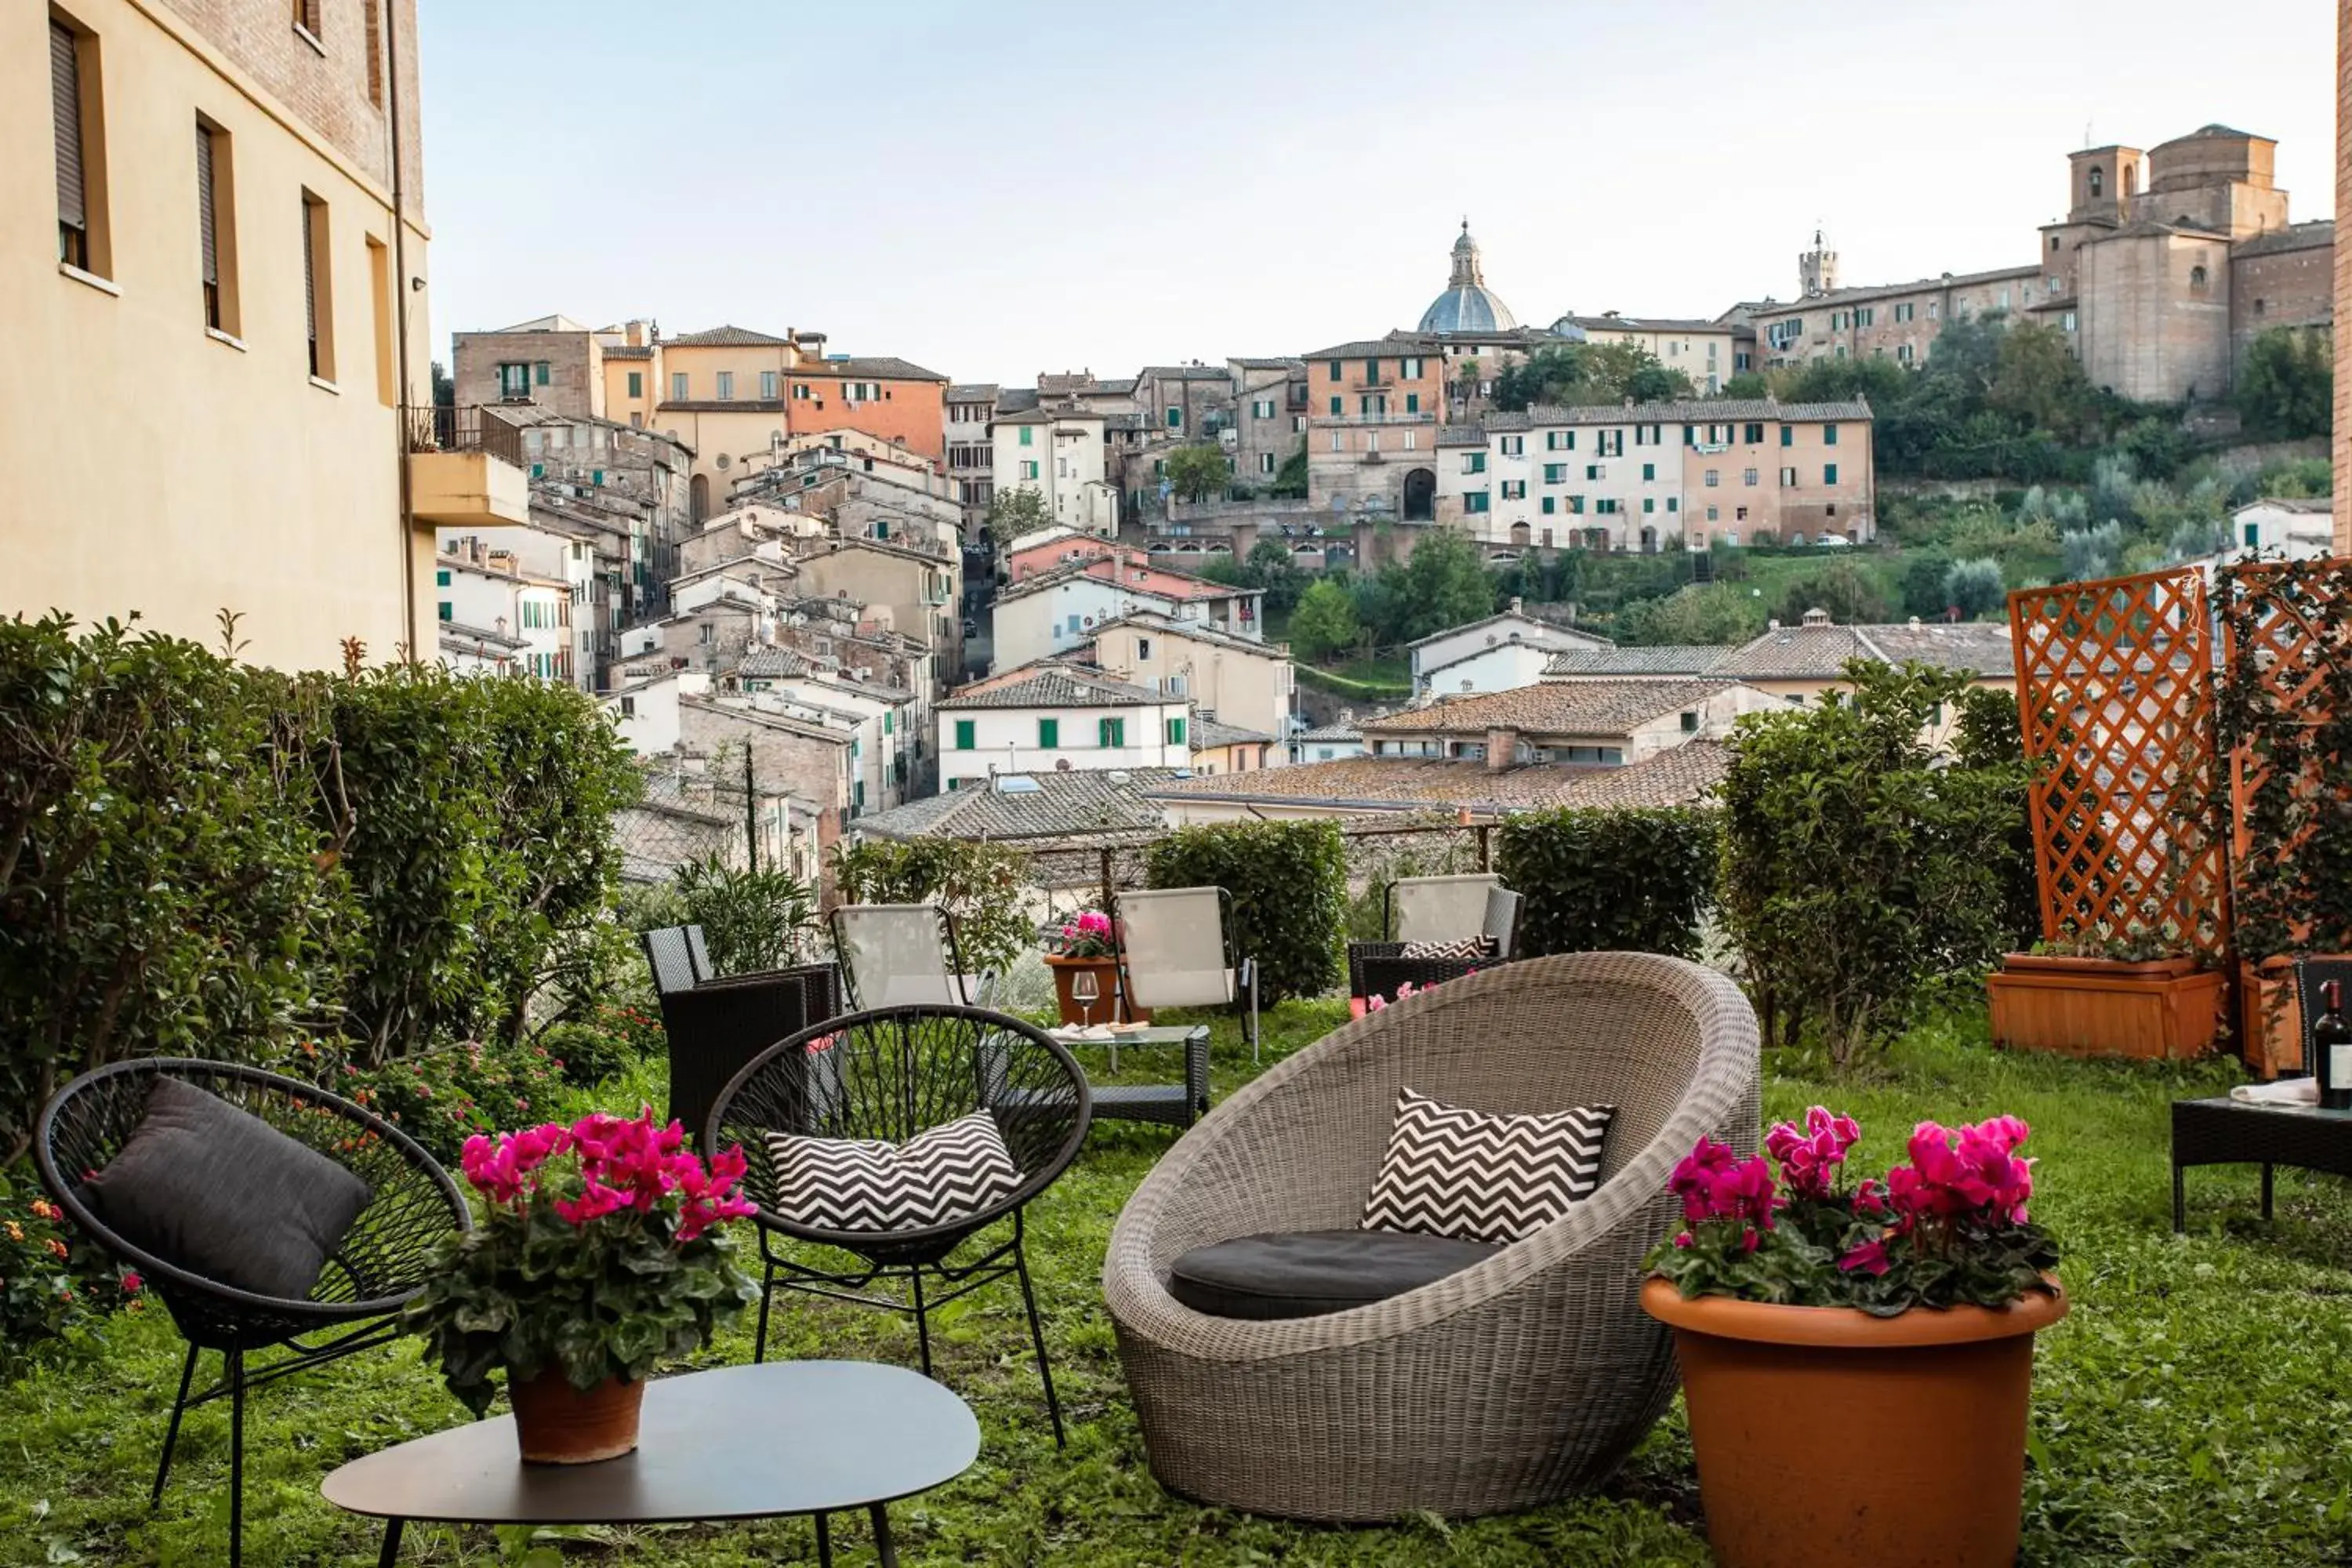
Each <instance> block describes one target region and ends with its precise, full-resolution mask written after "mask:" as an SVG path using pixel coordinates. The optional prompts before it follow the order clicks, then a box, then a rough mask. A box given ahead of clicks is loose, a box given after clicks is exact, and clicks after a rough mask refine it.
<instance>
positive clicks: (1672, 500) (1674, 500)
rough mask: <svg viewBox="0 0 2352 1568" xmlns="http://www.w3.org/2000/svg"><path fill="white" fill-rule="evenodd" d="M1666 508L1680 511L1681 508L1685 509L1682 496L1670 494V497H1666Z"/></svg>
mask: <svg viewBox="0 0 2352 1568" xmlns="http://www.w3.org/2000/svg"><path fill="white" fill-rule="evenodd" d="M1666 510H1668V511H1680V510H1683V502H1682V498H1681V497H1680V496H1668V497H1667V498H1666Z"/></svg>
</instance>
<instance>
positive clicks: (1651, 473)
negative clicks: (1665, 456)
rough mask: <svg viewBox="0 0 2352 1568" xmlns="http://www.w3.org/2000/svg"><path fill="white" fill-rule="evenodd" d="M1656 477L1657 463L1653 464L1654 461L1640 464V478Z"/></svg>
mask: <svg viewBox="0 0 2352 1568" xmlns="http://www.w3.org/2000/svg"><path fill="white" fill-rule="evenodd" d="M1657 477H1658V465H1657V464H1655V463H1644V464H1643V465H1642V478H1643V479H1656V478H1657Z"/></svg>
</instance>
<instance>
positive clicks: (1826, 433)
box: [1822, 425, 1837, 447]
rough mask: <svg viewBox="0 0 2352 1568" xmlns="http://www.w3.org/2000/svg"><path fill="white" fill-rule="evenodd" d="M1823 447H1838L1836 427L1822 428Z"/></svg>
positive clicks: (1825, 426) (1826, 426) (1827, 426)
mask: <svg viewBox="0 0 2352 1568" xmlns="http://www.w3.org/2000/svg"><path fill="white" fill-rule="evenodd" d="M1836 445H1837V426H1834V425H1824V426H1822V446H1824V447H1834V446H1836Z"/></svg>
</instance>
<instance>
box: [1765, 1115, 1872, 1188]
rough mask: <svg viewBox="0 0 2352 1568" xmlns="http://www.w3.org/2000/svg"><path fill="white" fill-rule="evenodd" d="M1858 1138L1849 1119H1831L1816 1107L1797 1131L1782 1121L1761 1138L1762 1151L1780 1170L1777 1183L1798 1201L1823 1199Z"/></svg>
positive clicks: (1794, 1126)
mask: <svg viewBox="0 0 2352 1568" xmlns="http://www.w3.org/2000/svg"><path fill="white" fill-rule="evenodd" d="M1861 1136H1862V1129H1861V1127H1860V1126H1859V1125H1857V1124H1856V1123H1855V1121H1854V1120H1853V1117H1851V1116H1838V1115H1833V1114H1832V1112H1831V1111H1829V1110H1827V1109H1825V1108H1824V1107H1822V1106H1819V1105H1816V1106H1814V1107H1813V1108H1812V1109H1811V1110H1808V1111H1806V1112H1805V1125H1804V1127H1803V1129H1802V1130H1800V1129H1799V1128H1798V1127H1797V1126H1796V1125H1795V1124H1794V1123H1793V1122H1788V1121H1783V1122H1781V1123H1780V1124H1779V1125H1778V1126H1776V1127H1774V1128H1773V1129H1772V1130H1771V1131H1769V1132H1767V1133H1766V1134H1765V1135H1764V1147H1765V1149H1766V1150H1767V1151H1768V1152H1770V1154H1771V1156H1772V1158H1773V1159H1774V1160H1775V1161H1777V1162H1779V1163H1780V1179H1781V1180H1782V1181H1784V1182H1786V1183H1788V1184H1789V1190H1790V1192H1791V1193H1792V1194H1795V1195H1796V1196H1798V1197H1801V1198H1811V1199H1816V1200H1819V1199H1825V1198H1827V1197H1829V1196H1830V1194H1831V1193H1832V1191H1833V1190H1834V1189H1835V1187H1836V1185H1837V1170H1838V1167H1839V1166H1840V1165H1842V1164H1843V1163H1845V1156H1846V1151H1848V1150H1849V1149H1852V1148H1853V1145H1854V1142H1855V1141H1856V1140H1857V1139H1859V1138H1860V1137H1861Z"/></svg>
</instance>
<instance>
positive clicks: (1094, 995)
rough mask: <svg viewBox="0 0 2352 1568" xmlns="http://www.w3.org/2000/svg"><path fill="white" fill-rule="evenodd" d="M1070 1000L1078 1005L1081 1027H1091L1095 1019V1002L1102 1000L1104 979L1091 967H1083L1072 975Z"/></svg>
mask: <svg viewBox="0 0 2352 1568" xmlns="http://www.w3.org/2000/svg"><path fill="white" fill-rule="evenodd" d="M1070 1000H1071V1001H1073V1002H1076V1004H1077V1005H1078V1017H1079V1020H1080V1022H1079V1027H1080V1028H1091V1027H1093V1026H1094V1021H1095V1004H1096V1003H1097V1002H1099V1001H1101V1000H1102V979H1101V977H1100V976H1099V975H1097V974H1096V973H1095V972H1094V971H1093V970H1091V969H1081V970H1079V971H1078V972H1077V973H1076V974H1073V975H1071V976H1070Z"/></svg>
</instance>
